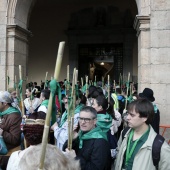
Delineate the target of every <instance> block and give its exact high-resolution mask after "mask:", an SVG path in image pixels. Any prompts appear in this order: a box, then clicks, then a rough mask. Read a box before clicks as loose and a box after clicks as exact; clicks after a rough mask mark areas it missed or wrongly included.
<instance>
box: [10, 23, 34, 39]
mask: <svg viewBox="0 0 170 170" xmlns="http://www.w3.org/2000/svg"><path fill="white" fill-rule="evenodd" d="M31 36H32V32H31V31H29V30H27V29H24V28H22V27H20V26H18V25H7V37H8V38H9V37H16V38H18V39H20V40H22V41H26V42H27V41H28V37H31Z"/></svg>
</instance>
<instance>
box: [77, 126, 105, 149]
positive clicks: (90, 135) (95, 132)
mask: <svg viewBox="0 0 170 170" xmlns="http://www.w3.org/2000/svg"><path fill="white" fill-rule="evenodd" d="M99 138H103V139H105V140H107V134H106V133H104V132H103V131H102V130H101V128H100V127H98V126H97V127H96V128H94V129H92V130H91V131H89V132H87V133H83V132H82V131H80V133H79V148H80V149H81V148H82V147H83V140H88V139H99Z"/></svg>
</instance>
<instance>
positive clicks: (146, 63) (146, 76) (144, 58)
mask: <svg viewBox="0 0 170 170" xmlns="http://www.w3.org/2000/svg"><path fill="white" fill-rule="evenodd" d="M134 28H135V29H136V30H137V36H138V91H139V92H141V91H142V90H143V89H144V88H145V87H150V84H151V61H150V17H149V16H140V15H137V16H136V18H135V22H134Z"/></svg>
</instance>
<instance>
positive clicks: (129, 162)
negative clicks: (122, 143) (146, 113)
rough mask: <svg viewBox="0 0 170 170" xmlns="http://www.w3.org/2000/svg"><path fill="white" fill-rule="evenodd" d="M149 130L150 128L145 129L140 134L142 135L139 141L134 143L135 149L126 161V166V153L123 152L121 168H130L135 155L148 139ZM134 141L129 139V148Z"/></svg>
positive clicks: (130, 169) (129, 169) (128, 169)
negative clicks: (145, 130)
mask: <svg viewBox="0 0 170 170" xmlns="http://www.w3.org/2000/svg"><path fill="white" fill-rule="evenodd" d="M149 132H150V128H149V129H148V130H147V132H146V133H144V134H143V135H142V137H141V138H140V139H139V141H138V142H137V145H136V147H135V149H134V152H133V154H132V156H131V158H130V159H129V161H128V165H127V166H126V165H125V162H126V153H125V154H124V160H123V168H125V169H126V170H132V167H133V161H134V158H135V155H136V154H137V153H138V151H139V149H140V148H141V147H142V145H143V144H144V143H145V142H146V140H147V139H148V136H149ZM134 143H135V141H133V140H131V143H130V150H131V149H132V147H133V144H134Z"/></svg>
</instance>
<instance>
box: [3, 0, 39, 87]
mask: <svg viewBox="0 0 170 170" xmlns="http://www.w3.org/2000/svg"><path fill="white" fill-rule="evenodd" d="M35 2H36V0H29V1H27V0H24V1H23V0H10V1H8V3H7V12H6V14H7V23H6V27H7V33H6V35H7V37H6V72H4V73H5V74H7V70H8V72H9V75H10V84H9V86H11V87H12V86H13V84H14V79H15V76H16V77H17V80H18V81H19V68H18V65H21V66H22V79H25V76H26V67H27V57H28V40H29V37H30V36H31V32H30V31H29V30H28V29H27V28H28V21H29V16H30V12H31V10H32V7H33V5H34V3H35ZM4 76H5V77H7V76H6V75H4ZM5 84H6V85H5V87H6V88H7V86H8V85H7V82H6V81H5Z"/></svg>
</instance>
